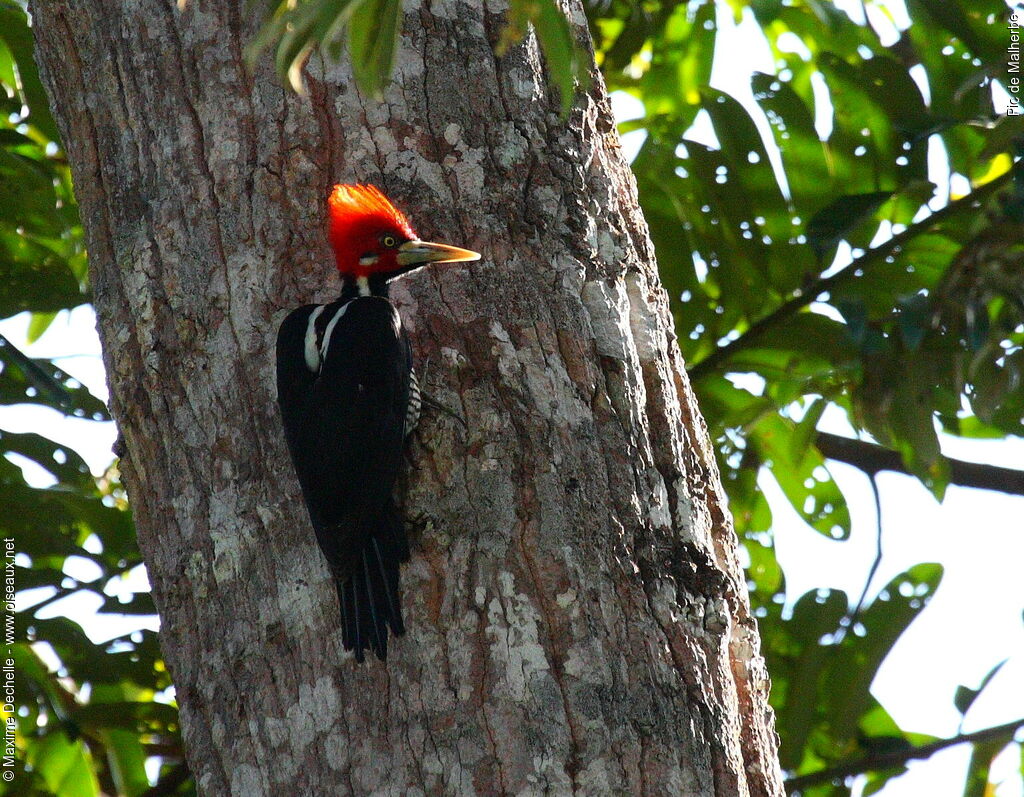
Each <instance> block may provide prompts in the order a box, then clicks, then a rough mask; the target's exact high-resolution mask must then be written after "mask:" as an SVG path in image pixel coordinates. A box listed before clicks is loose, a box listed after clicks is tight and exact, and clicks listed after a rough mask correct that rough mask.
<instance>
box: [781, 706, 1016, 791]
mask: <svg viewBox="0 0 1024 797" xmlns="http://www.w3.org/2000/svg"><path fill="white" fill-rule="evenodd" d="M1022 727H1024V717H1022V718H1021V719H1017V720H1014V721H1013V722H1008V723H1006V724H1005V725H997V726H996V727H994V728H985V729H984V730H981V731H974V732H973V733H961V734H958V735H957V736H953V737H951V738H949V739H939V740H938V741H934V742H929V743H928V744H922V745H918V746H916V747H915V746H908V747H905V748H902V749H900V750H886V751H884V752H879V753H874V754H872V755H869V756H865V757H864V758H861V759H859V760H857V761H852V762H850V763H848V764H839V765H838V766H834V767H829V768H828V769H819V770H818V771H817V772H809V773H808V774H806V775H800V776H799V777H795V778H789V779H788V780H787V781H786V791H787V792H789V793H790V794H792V793H794V792H799V791H802V790H803V789H807V788H809V787H811V786H817V785H818V784H819V783H830V782H832V781H835V780H840V779H841V778H848V777H850V776H851V775H860V774H861V773H864V772H877V771H880V770H883V769H891V768H893V767H899V766H903V765H904V764H906V763H907V762H908V761H915V760H921V759H924V758H930V757H931V756H932V755H933V754H935V753H937V752H939V751H940V750H945V749H946V748H947V747H953V746H954V745H958V744H965V743H968V742H970V743H974V742H988V741H992V740H994V739H999V738H1000V737H1011V738H1012V735H1013V733H1014V732H1015V731H1016V730H1017V729H1018V728H1022Z"/></svg>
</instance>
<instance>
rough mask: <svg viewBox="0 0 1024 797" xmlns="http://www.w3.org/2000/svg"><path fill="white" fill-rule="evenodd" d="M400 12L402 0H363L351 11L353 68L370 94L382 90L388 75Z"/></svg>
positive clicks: (377, 93)
mask: <svg viewBox="0 0 1024 797" xmlns="http://www.w3.org/2000/svg"><path fill="white" fill-rule="evenodd" d="M401 13H402V3H401V0H362V2H361V3H359V4H358V5H357V6H356V9H355V12H354V13H353V14H352V20H351V22H350V23H349V51H350V52H351V54H352V71H353V73H354V74H355V77H356V80H357V81H358V82H359V85H360V86H362V87H363V90H364V91H366V92H367V93H368V94H370V95H371V96H373V97H379V96H380V95H381V94H382V93H383V91H384V86H385V85H387V82H388V80H389V79H390V78H391V70H392V68H393V67H394V63H395V51H396V50H397V49H398V30H399V24H400V21H401Z"/></svg>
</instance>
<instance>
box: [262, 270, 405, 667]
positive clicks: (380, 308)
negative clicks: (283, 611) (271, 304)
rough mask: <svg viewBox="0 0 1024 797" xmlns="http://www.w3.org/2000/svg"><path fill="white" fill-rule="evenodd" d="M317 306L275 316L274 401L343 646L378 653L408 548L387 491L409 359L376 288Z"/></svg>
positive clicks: (393, 315)
mask: <svg viewBox="0 0 1024 797" xmlns="http://www.w3.org/2000/svg"><path fill="white" fill-rule="evenodd" d="M375 287H376V286H375ZM320 307H321V306H319V305H305V306H304V307H300V308H298V309H297V310H295V311H293V312H292V313H291V314H289V315H288V317H287V318H285V320H284V322H283V323H282V324H281V328H280V331H279V333H278V340H277V390H278V403H279V404H280V407H281V415H282V419H283V421H284V430H285V438H286V439H287V441H288V448H289V450H290V452H291V457H292V462H293V463H294V465H295V471H296V473H297V474H298V477H299V483H300V485H301V486H302V493H303V497H304V498H305V501H306V506H307V508H308V509H309V517H310V520H311V521H312V523H313V529H314V530H315V532H316V539H317V542H318V543H319V545H320V549H321V550H322V551H323V553H324V556H325V557H326V559H327V563H328V565H329V567H330V570H331V573H332V574H333V576H334V578H335V581H336V582H337V586H338V598H339V602H340V606H341V615H342V629H343V632H342V633H343V642H344V645H345V648H346V649H349V650H352V651H354V653H355V657H356V660H357V661H362V660H363V658H364V651H365V650H366V649H367V648H369V649H370V650H372V651H373V652H374V653H376V654H377V656H378V658H380V659H381V660H385V659H386V658H387V642H388V633H389V630H390V632H391V633H393V634H401V633H403V632H404V630H405V629H404V625H403V622H402V611H401V599H400V593H399V565H400V564H401V563H403V562H405V561H407V560H408V559H409V547H408V543H407V540H406V536H405V530H404V528H403V524H402V521H401V518H400V516H399V513H398V511H397V509H396V507H395V504H394V500H393V497H392V491H393V489H394V486H395V481H396V479H397V477H398V472H399V468H400V467H401V464H402V447H403V443H404V439H405V435H406V433H407V431H409V430H408V429H407V428H406V426H407V412H408V408H409V404H410V383H411V380H413V379H414V377H413V375H412V357H411V352H410V348H409V342H408V339H407V337H406V335H405V331H404V330H403V329H402V322H401V319H400V318H399V315H398V312H397V311H396V310H395V307H394V306H393V305H392V304H391V302H390V301H388V299H387V298H385V296H373V295H370V296H359V295H352V293H351V291H348V292H346V295H343V297H342V298H341V299H339V300H338V301H336V302H333V303H332V304H328V305H324V306H322V309H319V308H320ZM314 315H315V318H314V317H313V316H314Z"/></svg>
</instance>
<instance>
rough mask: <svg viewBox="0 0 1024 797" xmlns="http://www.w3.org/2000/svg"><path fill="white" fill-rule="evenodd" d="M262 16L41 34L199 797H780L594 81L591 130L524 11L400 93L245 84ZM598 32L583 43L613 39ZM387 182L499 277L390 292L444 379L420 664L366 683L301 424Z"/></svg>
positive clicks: (726, 553) (417, 43)
mask: <svg viewBox="0 0 1024 797" xmlns="http://www.w3.org/2000/svg"><path fill="white" fill-rule="evenodd" d="M243 6H244V4H241V3H236V2H234V0H210V2H195V1H194V0H193V2H189V3H188V5H187V6H186V8H185V10H184V12H181V13H179V12H178V11H177V10H176V8H175V4H174V3H173V2H170V0H123V1H121V2H118V1H117V0H74V1H73V2H72V0H37V2H35V3H34V4H33V6H32V9H31V10H32V14H33V18H34V21H35V30H36V36H37V42H38V51H39V53H38V54H39V59H40V62H41V65H42V67H43V69H44V75H45V80H46V82H47V84H48V87H49V90H50V91H51V95H52V97H53V101H54V104H55V106H56V112H57V116H58V119H59V121H60V124H61V128H62V132H63V135H64V137H65V142H66V145H67V150H68V155H69V158H70V159H71V162H72V165H73V169H74V175H75V181H76V188H77V192H78V197H79V201H80V204H81V209H82V216H83V221H84V223H85V228H86V234H87V240H88V244H89V250H90V255H91V269H92V272H91V273H92V279H93V285H94V288H95V301H96V307H97V311H98V314H99V319H100V320H99V325H100V333H101V337H102V341H103V348H104V358H105V363H106V366H107V369H108V373H109V380H110V386H111V394H112V396H113V398H112V404H113V411H114V413H115V415H116V417H117V420H118V423H119V424H120V429H121V432H122V434H123V437H124V440H125V443H126V448H127V455H126V456H125V458H124V459H123V461H122V470H123V473H124V478H125V481H126V484H127V486H128V490H129V494H130V497H131V500H132V505H133V508H134V513H135V518H136V522H137V525H138V534H139V543H140V545H141V547H142V550H143V553H144V556H145V558H146V562H147V565H148V568H149V574H150V580H151V583H152V586H153V590H154V595H155V598H156V601H157V605H158V607H159V609H160V614H161V618H162V622H163V630H162V643H163V648H164V652H165V654H166V658H167V661H168V664H169V666H170V668H171V671H172V674H173V676H174V680H175V683H176V685H177V694H178V701H179V704H180V706H181V715H182V725H183V730H184V734H185V739H186V744H187V747H188V749H189V762H190V765H191V767H192V770H193V772H194V773H195V776H196V780H197V783H198V785H199V789H200V792H201V793H203V794H234V795H239V797H250V796H251V795H258V794H332V793H345V792H355V793H368V792H371V791H381V792H389V793H417V792H427V793H436V792H439V791H445V792H451V793H473V792H476V793H498V792H502V793H504V792H516V793H535V792H541V791H551V792H554V793H568V792H570V791H578V792H581V793H602V792H609V791H631V792H637V793H645V794H665V793H674V794H693V795H729V796H730V797H731V796H732V795H744V794H752V795H769V794H780V793H781V791H782V787H781V777H780V772H779V768H778V764H777V759H776V754H775V735H774V732H773V730H772V717H771V711H770V709H769V708H768V704H767V692H768V678H767V675H766V673H765V669H764V662H763V660H762V658H761V657H760V655H759V653H758V638H757V631H756V627H755V623H754V620H753V619H752V618H751V616H750V613H749V610H748V605H747V599H746V587H745V584H744V580H743V575H742V572H741V569H740V566H739V564H738V561H737V556H736V546H737V542H736V539H735V536H734V534H733V532H732V530H731V528H730V525H729V519H728V513H727V510H726V507H725V503H724V499H723V494H722V488H721V485H720V483H719V477H718V473H717V470H716V467H715V462H714V457H713V453H712V451H711V449H710V448H709V443H708V438H707V434H706V430H705V427H704V424H703V421H702V420H701V418H700V415H699V413H698V411H697V408H696V406H695V404H694V400H693V394H692V393H691V391H690V387H689V385H688V382H687V379H686V376H685V373H684V370H683V363H682V361H681V358H680V354H679V350H678V348H677V346H676V343H675V337H674V333H673V330H672V324H671V317H670V315H669V313H668V307H667V301H666V296H665V294H664V292H663V290H662V288H661V287H660V284H659V282H658V278H657V274H656V270H655V263H654V253H653V250H652V247H651V243H650V240H649V239H648V236H647V231H646V227H645V225H644V222H643V219H642V218H641V215H640V213H639V210H638V207H637V202H636V196H635V189H634V184H633V180H632V178H631V176H630V173H629V170H628V167H627V166H626V164H625V163H624V161H623V159H622V157H621V155H620V153H619V149H618V141H617V136H616V133H615V130H614V127H613V121H612V116H611V113H610V109H609V105H608V101H607V97H606V95H605V92H604V89H603V87H602V85H601V83H600V79H599V77H596V76H595V80H594V81H593V82H592V84H591V89H590V91H589V95H588V96H584V97H581V98H579V100H578V101H577V103H576V107H575V109H574V111H573V113H572V114H571V117H570V119H569V120H568V122H563V121H561V120H560V119H559V117H558V105H557V102H556V101H555V99H554V98H553V96H552V94H551V91H550V90H549V87H548V86H547V84H546V83H545V81H544V78H543V72H542V69H541V63H540V57H539V54H538V51H537V47H536V44H535V43H534V42H533V41H532V39H528V40H527V41H526V42H525V43H524V44H523V45H521V46H519V47H517V48H515V49H514V50H513V51H512V53H511V54H510V55H508V56H507V57H505V58H503V59H498V58H496V57H495V55H494V51H493V44H494V42H495V41H496V39H497V37H498V35H499V32H500V30H501V28H502V24H503V17H502V12H503V10H504V7H503V6H502V4H500V3H498V2H487V3H484V4H481V3H479V2H463V1H462V0H442V1H440V2H438V1H436V0H435V1H434V2H429V0H408V2H406V4H405V6H406V16H405V32H404V34H403V41H402V47H401V50H400V54H399V61H398V67H397V75H396V80H395V82H394V84H393V85H392V87H391V88H390V89H389V90H388V91H387V93H386V95H385V98H384V101H383V102H381V103H377V102H373V101H371V100H368V99H367V98H364V97H363V96H361V95H360V93H359V92H358V91H357V89H356V88H355V86H354V85H353V82H352V79H351V74H350V72H349V70H348V68H347V67H346V66H345V65H344V64H342V65H333V64H325V63H324V62H323V61H321V60H320V58H319V57H318V56H315V57H314V59H313V61H312V62H311V64H310V65H309V68H308V75H307V78H306V81H307V85H308V88H309V96H308V97H307V98H300V97H296V96H294V95H291V94H289V93H288V91H286V90H285V89H284V88H282V87H281V86H280V85H279V84H278V83H277V82H276V81H275V80H274V79H273V77H272V76H271V75H269V74H268V73H267V72H265V71H262V70H261V71H260V72H258V74H257V75H255V76H250V75H249V74H247V72H246V69H245V67H244V64H243V60H242V47H243V45H244V43H245V42H246V41H248V38H249V37H250V36H251V34H252V32H253V30H252V25H253V23H252V21H251V20H249V19H248V18H247V17H245V18H243V11H242V10H240V9H241V7H243ZM570 8H571V10H572V12H573V14H575V16H576V20H575V21H576V24H577V26H578V27H580V28H581V29H582V27H581V26H582V12H581V10H580V7H579V5H578V3H576V2H575V1H574V2H572V3H571V4H570ZM353 180H361V181H372V182H375V183H377V184H378V185H380V186H382V187H383V188H384V189H385V190H386V191H387V192H388V193H389V194H391V195H392V197H393V198H395V199H397V200H398V201H399V204H400V205H402V206H404V207H405V208H406V209H407V210H408V211H409V212H410V214H411V215H412V218H413V221H414V224H415V225H416V226H417V230H418V232H419V233H420V234H421V235H422V236H424V237H427V236H430V237H435V236H436V237H437V238H438V239H440V240H447V241H451V242H452V243H458V244H461V245H464V246H468V247H471V248H474V249H477V250H478V251H481V252H483V254H484V259H483V261H482V262H480V263H477V264H468V265H466V266H461V265H460V266H454V267H447V268H444V269H440V268H439V269H435V270H433V271H425V272H420V273H418V274H416V275H414V276H411V277H410V278H408V279H406V280H405V281H404V282H403V283H402V284H401V285H400V286H399V287H398V289H397V290H396V291H395V292H394V293H395V294H396V295H397V300H398V301H399V303H400V306H401V310H402V313H403V316H404V318H405V320H406V323H407V325H408V327H409V328H410V331H411V333H412V335H413V337H414V344H415V347H416V351H417V356H418V360H419V362H420V364H421V369H422V367H423V363H424V362H426V361H427V360H428V359H429V368H428V371H427V378H426V382H427V389H428V390H429V391H430V392H432V393H433V394H434V395H435V396H436V397H437V398H438V399H440V400H441V401H443V402H445V403H447V404H449V405H451V406H453V407H454V408H456V409H457V410H458V412H459V413H460V414H461V415H462V417H463V418H465V420H466V422H467V424H468V431H463V429H462V428H461V427H460V426H459V425H458V424H457V423H454V422H453V421H451V420H450V419H448V418H446V417H445V416H443V415H428V416H427V417H426V418H425V419H424V420H423V421H422V422H421V427H420V430H419V432H418V433H417V436H416V440H415V441H414V443H413V445H412V446H411V448H410V452H409V456H408V459H409V475H408V479H407V480H406V481H407V484H406V485H405V498H404V511H405V513H406V515H407V517H408V518H409V519H410V522H411V523H412V524H413V525H414V527H415V528H414V539H415V548H414V554H413V559H412V562H411V564H410V565H409V566H408V567H406V568H405V570H404V572H403V585H404V595H405V597H404V604H405V610H406V612H407V623H408V626H409V633H408V634H407V635H406V636H405V637H404V638H402V639H400V640H399V641H398V642H397V643H395V644H394V645H393V648H392V655H391V657H390V658H389V662H388V666H387V667H386V668H385V667H382V666H380V665H379V664H377V663H368V664H366V665H364V666H356V665H354V664H353V663H352V662H351V661H350V660H348V659H347V658H346V657H345V656H343V655H342V651H341V643H340V633H339V618H338V608H337V606H336V598H335V594H334V590H333V589H332V588H331V586H330V583H329V578H328V575H327V571H326V569H325V567H324V565H323V563H322V560H321V556H320V554H319V553H318V551H317V550H316V548H315V546H314V543H313V535H312V533H311V529H310V527H309V525H308V521H307V519H306V517H305V513H304V510H303V508H302V506H301V503H300V498H299V491H298V487H297V483H296V481H295V478H294V475H293V474H292V472H291V470H290V467H289V464H288V458H287V454H286V452H285V448H284V442H283V439H282V435H281V430H280V421H279V417H278V414H277V409H276V405H275V401H274V387H273V341H274V335H275V332H276V328H277V324H278V323H279V322H280V320H281V318H282V317H283V315H284V314H285V313H286V312H287V311H288V309H290V308H292V307H294V306H296V305H298V304H300V303H303V302H306V301H310V300H324V299H328V298H331V296H332V294H333V293H334V292H335V291H336V289H337V281H336V278H335V276H334V275H333V274H332V273H331V272H332V268H331V265H330V263H331V259H330V257H329V256H328V252H327V250H326V242H325V239H324V234H323V227H322V218H323V214H324V200H325V197H326V194H327V190H328V187H329V186H330V185H331V184H332V183H333V182H336V181H353Z"/></svg>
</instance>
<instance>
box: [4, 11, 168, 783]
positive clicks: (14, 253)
mask: <svg viewBox="0 0 1024 797" xmlns="http://www.w3.org/2000/svg"><path fill="white" fill-rule="evenodd" d="M0 103H2V105H3V109H2V110H3V113H2V114H0V318H6V317H9V316H13V315H16V314H19V313H23V312H28V313H31V321H30V324H29V337H30V338H31V339H33V340H34V339H36V338H38V337H39V336H40V335H42V333H43V332H44V331H45V330H46V329H47V327H48V326H49V325H50V323H51V322H52V321H53V320H54V318H55V317H56V315H57V314H58V313H59V312H61V311H64V310H69V309H71V308H74V307H76V306H78V305H81V304H84V303H87V302H89V298H90V297H89V291H88V283H87V268H86V256H85V248H84V245H83V240H82V238H83V236H82V227H81V223H80V221H79V218H78V206H77V204H76V203H75V198H74V193H73V191H72V185H71V176H70V171H69V169H68V166H67V162H66V160H65V157H64V153H63V151H62V150H61V148H60V145H59V137H58V133H57V129H56V125H55V124H54V121H53V118H52V116H51V115H50V111H49V109H48V107H47V102H46V97H45V95H44V93H43V88H42V85H41V84H40V82H39V75H38V73H37V70H36V66H35V63H34V61H33V55H32V35H31V31H30V29H29V25H28V19H27V17H26V15H25V12H24V11H23V10H22V9H21V8H20V7H19V6H17V5H15V4H12V3H3V4H2V5H0ZM26 405H35V406H37V407H46V408H49V409H51V410H53V411H54V412H56V413H60V414H62V415H65V416H68V417H71V418H77V419H80V420H81V421H82V422H83V423H97V422H99V423H103V422H106V423H109V422H110V416H109V415H108V413H107V409H106V407H105V406H104V405H103V402H101V401H100V400H98V399H97V398H96V397H95V396H93V395H92V394H91V393H90V392H89V390H88V389H87V388H86V387H84V386H83V385H82V384H80V383H79V382H78V381H77V380H75V379H74V378H73V377H72V376H71V375H69V374H68V373H67V372H65V371H64V370H63V369H62V368H61V367H60V366H59V365H57V364H56V363H55V362H53V361H52V360H48V359H43V358H33V357H29V356H27V355H26V354H25V353H24V352H22V351H20V350H19V349H18V348H17V347H16V346H15V345H13V344H12V343H11V342H10V341H8V340H7V339H6V338H4V337H2V336H0V407H3V408H7V407H18V406H26ZM0 453H2V455H3V456H0V506H2V507H3V512H2V513H0V537H3V538H7V539H13V540H14V548H15V550H16V551H17V556H16V558H15V560H14V579H15V585H16V589H17V598H18V605H19V607H20V608H19V611H17V612H16V614H15V615H14V628H15V640H16V641H15V644H14V646H13V649H12V653H13V658H14V661H15V664H14V666H15V671H16V673H17V677H16V679H15V687H16V691H15V706H16V711H15V713H14V719H15V720H16V723H17V731H16V735H15V742H16V746H17V750H18V756H17V758H16V770H15V778H14V780H13V781H11V782H10V783H7V782H3V783H0V793H4V794H10V795H22V794H25V795H28V794H32V795H37V794H59V795H73V796H74V797H78V796H81V797H91V796H92V795H99V794H101V793H106V794H123V795H139V794H142V793H143V792H145V791H146V790H147V789H149V788H150V785H151V784H150V781H149V778H148V777H147V774H146V763H147V761H148V760H150V759H154V758H157V759H159V760H160V761H163V762H166V763H165V764H164V766H165V767H166V766H169V765H173V764H174V763H175V762H177V761H180V760H181V757H182V752H181V739H180V732H179V730H178V716H177V715H178V712H177V709H176V708H175V707H174V706H173V705H172V704H170V703H169V702H168V701H167V700H166V698H161V699H160V700H157V699H156V698H157V695H159V694H160V693H163V692H166V690H167V689H168V688H169V687H170V685H171V683H170V678H169V676H168V674H167V670H166V667H165V666H164V664H163V661H162V658H161V655H160V650H159V645H158V642H157V635H156V633H155V632H153V631H150V630H144V629H140V630H136V631H134V632H131V633H128V634H125V635H123V636H119V637H116V638H114V639H109V640H103V641H95V640H94V639H92V638H90V637H89V636H88V635H87V634H86V633H85V632H84V631H83V630H82V628H81V627H80V626H79V625H78V624H77V623H76V622H74V621H73V620H71V619H69V618H67V617H61V616H52V612H48V611H47V609H48V607H50V606H51V605H52V604H54V603H55V602H57V601H59V600H61V599H63V598H66V597H69V596H72V595H82V594H84V593H92V594H93V595H95V596H98V598H99V600H100V607H99V609H98V611H99V612H100V614H101V615H102V614H105V615H118V616H124V615H130V616H133V617H138V618H139V619H143V618H152V616H153V615H155V613H156V611H155V608H154V606H153V601H152V598H151V596H150V594H149V593H148V592H138V593H128V594H127V595H125V594H124V590H123V589H122V588H121V581H122V578H123V577H124V576H125V575H127V574H128V573H130V572H131V571H132V570H134V569H136V568H138V567H140V566H141V563H142V560H141V557H140V555H139V552H138V547H137V544H136V540H135V532H134V527H133V525H132V519H131V513H130V512H129V511H128V507H127V503H126V501H125V496H124V491H123V489H122V488H121V485H120V483H119V481H118V477H117V471H116V468H114V467H111V469H110V470H108V471H107V472H106V473H104V474H102V475H101V476H99V477H96V476H94V475H93V474H92V473H91V472H90V470H89V467H88V466H87V465H86V463H85V461H84V460H83V459H82V457H81V456H80V455H79V454H78V453H77V452H76V451H74V450H73V449H72V448H70V447H69V446H66V445H61V444H59V443H57V442H55V441H53V440H51V439H48V438H47V437H46V436H44V435H41V434H35V433H15V432H11V431H8V430H6V429H3V428H0ZM26 469H28V470H29V471H33V472H34V473H35V474H36V475H35V477H34V478H33V479H32V480H31V483H30V481H29V480H28V479H27V478H26V475H25V473H26ZM41 483H43V484H45V486H39V485H40V484H41ZM84 571H88V572H90V573H92V574H93V575H92V577H91V578H90V579H89V580H87V581H80V580H78V579H76V578H73V577H72V576H70V575H68V573H69V572H78V573H81V572H84ZM94 600H95V598H94ZM5 718H6V717H5ZM168 793H170V792H168Z"/></svg>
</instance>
